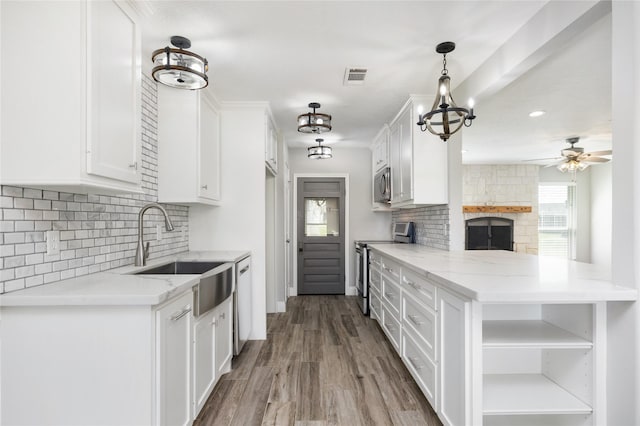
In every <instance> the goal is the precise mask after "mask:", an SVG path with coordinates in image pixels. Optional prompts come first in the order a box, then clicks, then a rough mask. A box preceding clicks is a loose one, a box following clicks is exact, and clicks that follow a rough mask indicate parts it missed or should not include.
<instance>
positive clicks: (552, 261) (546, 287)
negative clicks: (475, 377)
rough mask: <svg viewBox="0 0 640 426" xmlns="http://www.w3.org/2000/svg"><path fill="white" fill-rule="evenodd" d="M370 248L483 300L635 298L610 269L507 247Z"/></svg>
mask: <svg viewBox="0 0 640 426" xmlns="http://www.w3.org/2000/svg"><path fill="white" fill-rule="evenodd" d="M370 247H371V248H372V249H373V250H375V251H377V252H378V253H381V254H383V255H386V256H389V257H391V258H393V259H395V260H397V261H398V262H400V263H401V264H404V265H405V266H410V267H412V269H414V270H416V271H418V272H420V273H421V274H422V276H424V277H426V278H428V279H430V280H432V281H434V282H436V283H438V284H440V285H442V286H443V287H445V288H450V289H451V290H453V291H455V292H457V293H460V294H462V295H464V296H467V297H469V298H471V299H474V300H477V301H479V302H482V303H579V302H582V303H584V302H598V301H625V300H627V301H631V300H636V298H637V291H636V290H635V289H633V288H628V287H623V286H619V285H614V284H613V283H612V282H611V273H610V271H609V270H608V269H607V268H602V267H598V266H596V265H592V264H589V263H582V262H574V261H568V260H565V259H559V258H551V257H545V256H535V255H529V254H522V253H514V252H510V251H502V250H465V251H444V250H437V249H432V248H429V247H425V246H420V245H417V244H378V245H376V244H372V245H370Z"/></svg>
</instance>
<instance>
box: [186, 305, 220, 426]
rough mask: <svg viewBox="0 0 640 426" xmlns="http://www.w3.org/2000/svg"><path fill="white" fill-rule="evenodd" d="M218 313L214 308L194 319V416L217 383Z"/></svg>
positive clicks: (194, 416)
mask: <svg viewBox="0 0 640 426" xmlns="http://www.w3.org/2000/svg"><path fill="white" fill-rule="evenodd" d="M215 338H216V315H215V311H214V310H213V309H212V310H211V311H209V312H207V313H206V314H204V315H202V316H200V318H196V319H194V321H193V369H192V373H193V378H192V380H193V413H192V414H193V418H194V419H195V418H196V417H197V415H198V413H199V412H200V410H202V407H204V404H205V402H207V399H208V398H209V395H210V394H211V391H212V390H213V387H214V386H215V384H216V379H217V375H216V362H215V348H216V345H215Z"/></svg>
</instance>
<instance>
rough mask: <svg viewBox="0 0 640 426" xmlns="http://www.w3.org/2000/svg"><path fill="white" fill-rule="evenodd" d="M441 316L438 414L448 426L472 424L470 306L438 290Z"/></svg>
mask: <svg viewBox="0 0 640 426" xmlns="http://www.w3.org/2000/svg"><path fill="white" fill-rule="evenodd" d="M438 307H439V311H440V312H439V314H440V327H439V333H440V361H439V365H440V390H439V392H438V395H439V399H438V404H439V407H438V412H439V413H440V420H442V422H443V424H444V425H445V426H448V425H451V426H457V425H460V426H462V425H465V424H467V423H468V420H467V419H468V418H469V416H468V407H469V405H470V401H468V398H467V386H468V383H467V374H468V373H469V363H468V362H467V349H469V343H468V342H469V339H470V336H469V326H468V323H469V314H468V311H469V303H468V302H466V301H464V300H463V299H460V298H459V297H457V296H455V295H453V294H451V293H449V292H447V291H445V290H443V289H438Z"/></svg>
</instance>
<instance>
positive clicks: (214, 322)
mask: <svg viewBox="0 0 640 426" xmlns="http://www.w3.org/2000/svg"><path fill="white" fill-rule="evenodd" d="M211 325H215V326H217V325H218V321H217V320H216V319H215V318H214V319H213V321H211Z"/></svg>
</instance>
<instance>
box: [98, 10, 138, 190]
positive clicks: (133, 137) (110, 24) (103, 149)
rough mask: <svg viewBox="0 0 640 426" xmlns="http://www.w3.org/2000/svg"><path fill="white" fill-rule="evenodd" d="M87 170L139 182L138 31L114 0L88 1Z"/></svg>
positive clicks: (129, 17) (126, 13) (113, 177)
mask: <svg viewBox="0 0 640 426" xmlns="http://www.w3.org/2000/svg"><path fill="white" fill-rule="evenodd" d="M86 7H87V12H88V22H87V25H88V31H87V35H88V49H87V64H88V73H87V87H88V90H87V105H88V111H87V138H86V139H87V173H89V174H94V175H99V176H103V177H107V178H111V179H117V180H121V181H126V182H131V183H139V182H140V181H141V165H140V164H139V162H140V161H139V158H140V149H141V147H140V103H141V99H140V84H141V82H140V79H141V77H140V33H139V28H138V25H137V24H136V21H135V19H134V18H133V14H131V13H128V12H127V11H126V9H124V6H121V5H119V4H118V3H116V2H114V1H99V2H87V6H86Z"/></svg>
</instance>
